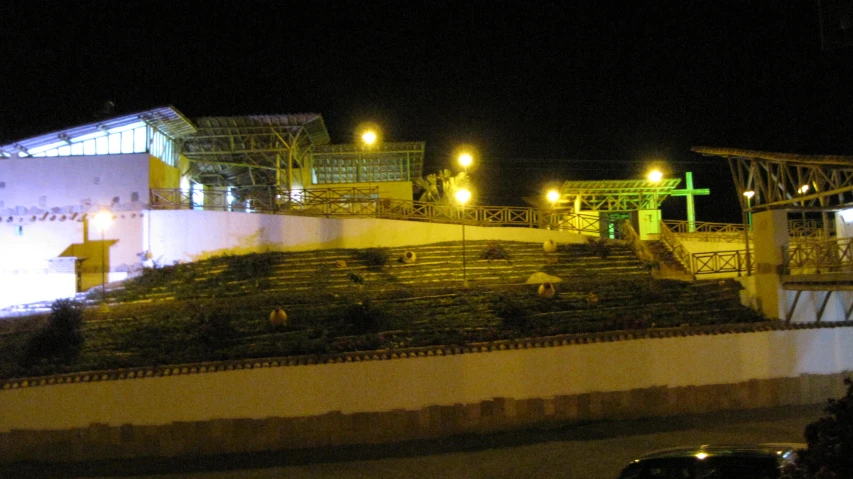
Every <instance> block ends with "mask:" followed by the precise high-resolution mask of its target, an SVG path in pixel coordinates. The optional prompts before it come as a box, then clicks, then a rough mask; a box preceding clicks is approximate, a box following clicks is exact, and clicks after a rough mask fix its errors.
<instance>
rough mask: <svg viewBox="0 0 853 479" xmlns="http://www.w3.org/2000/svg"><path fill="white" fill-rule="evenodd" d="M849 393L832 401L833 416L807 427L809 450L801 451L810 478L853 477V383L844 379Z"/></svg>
mask: <svg viewBox="0 0 853 479" xmlns="http://www.w3.org/2000/svg"><path fill="white" fill-rule="evenodd" d="M844 384H846V385H847V393H846V394H845V395H844V396H843V397H842V398H841V399H829V404H827V406H826V407H825V408H824V410H823V411H824V412H825V413H826V414H829V416H827V417H822V418H820V419H818V420H817V421H815V422H813V423H811V424H809V425H808V426H806V430H805V436H806V441H807V443H808V449H806V450H804V451H800V466H801V467H803V468H804V469H806V471H805V472H807V473H808V474H818V475H817V476H806V477H853V380H851V379H850V378H849V377H848V378H845V379H844Z"/></svg>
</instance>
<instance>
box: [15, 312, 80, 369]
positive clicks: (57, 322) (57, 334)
mask: <svg viewBox="0 0 853 479" xmlns="http://www.w3.org/2000/svg"><path fill="white" fill-rule="evenodd" d="M50 311H51V312H50V317H49V318H48V321H47V324H46V325H45V326H44V327H43V328H42V329H40V330H39V331H38V332H37V333H36V334H35V335H34V336H33V337H32V338H31V339H30V341H29V343H28V344H27V348H26V353H25V355H24V364H25V365H33V364H37V363H39V362H50V361H55V362H60V363H68V362H69V361H70V360H71V359H73V358H74V357H76V356H77V355H78V354H79V352H80V347H81V346H82V345H83V335H82V333H80V325H81V324H82V323H83V304H82V303H80V302H77V301H74V300H71V299H59V300H56V301H54V303H53V304H51V306H50Z"/></svg>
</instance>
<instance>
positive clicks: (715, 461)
mask: <svg viewBox="0 0 853 479" xmlns="http://www.w3.org/2000/svg"><path fill="white" fill-rule="evenodd" d="M805 447H806V445H805V444H752V445H730V446H727V445H713V446H711V445H704V446H697V447H677V448H671V449H663V450H660V451H654V452H650V453H648V454H645V455H643V456H642V457H640V458H639V459H635V460H634V462H632V463H631V464H629V465H628V466H627V467H626V468H625V469H623V470H622V474H621V475H620V476H619V478H620V479H645V478H666V479H694V478H696V479H699V478H702V479H706V478H707V479H711V478H714V479H717V478H732V479H735V478H736V479H774V478H784V477H786V475H785V472H784V471H785V470H787V469H790V468H792V467H793V465H794V461H795V460H796V452H797V449H804V448H805Z"/></svg>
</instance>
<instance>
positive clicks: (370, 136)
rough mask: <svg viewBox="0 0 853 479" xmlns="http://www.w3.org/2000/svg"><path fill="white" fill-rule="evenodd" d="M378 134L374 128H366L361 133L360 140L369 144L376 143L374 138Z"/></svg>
mask: <svg viewBox="0 0 853 479" xmlns="http://www.w3.org/2000/svg"><path fill="white" fill-rule="evenodd" d="M378 138H379V136H378V135H377V134H376V132H375V131H374V130H367V131H365V132H364V133H362V135H361V141H363V142H364V144H365V145H367V146H371V145H373V144H374V143H376V140H377V139H378Z"/></svg>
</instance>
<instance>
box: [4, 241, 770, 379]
mask: <svg viewBox="0 0 853 479" xmlns="http://www.w3.org/2000/svg"><path fill="white" fill-rule="evenodd" d="M466 250H467V257H468V261H467V268H466V269H467V277H468V280H469V284H470V287H469V288H467V289H463V288H461V284H462V258H461V256H462V255H461V253H462V244H461V243H441V244H433V245H425V246H418V247H416V248H413V251H414V252H415V253H416V255H417V260H416V261H415V262H414V263H413V264H404V263H403V262H401V261H400V260H399V258H401V257H402V256H403V254H404V253H405V251H406V250H405V249H404V248H391V249H373V250H321V251H311V252H275V253H262V254H249V255H233V256H220V257H215V258H210V259H207V260H203V261H198V262H195V263H189V264H178V265H174V266H168V267H162V268H153V269H149V270H146V271H145V272H144V273H143V274H142V275H141V276H139V277H138V278H135V279H132V280H128V281H126V282H124V283H123V284H122V285H121V286H119V287H114V288H112V289H110V290H108V291H107V298H108V300H109V303H110V309H109V311H108V312H103V311H99V310H97V308H90V309H88V310H86V311H85V312H84V318H83V323H82V328H81V330H82V336H83V339H84V340H83V343H82V345H81V346H80V347H79V351H78V352H77V354H75V355H73V356H69V357H64V358H50V357H41V358H39V357H32V351H31V348H30V347H29V346H28V345H29V344H30V342H31V341H32V338H33V337H34V335H35V334H36V332H37V331H38V330H39V328H40V327H41V325H42V324H44V323H45V317H44V315H42V316H40V317H39V316H36V317H28V318H17V319H14V320H7V321H6V322H5V323H3V326H2V328H3V329H2V330H0V333H2V334H0V354H2V357H4V358H8V359H9V360H7V361H4V363H3V364H2V365H0V378H10V377H24V376H39V375H45V374H56V373H65V372H74V371H92V370H106V369H118V368H133V367H149V366H157V365H167V364H185V363H196V362H205V361H218V360H240V359H251V358H272V357H291V356H292V357H295V356H304V355H326V354H337V353H350V352H356V351H372V350H396V351H404V350H407V349H411V348H422V347H431V346H439V345H442V346H458V347H464V346H465V345H469V344H474V343H483V342H493V341H504V340H518V339H524V338H536V337H539V338H541V337H547V336H554V335H565V334H584V333H601V332H607V331H625V330H649V329H660V328H672V327H675V328H679V327H687V326H704V325H715V324H724V323H728V324H732V323H751V322H759V321H764V318H762V317H760V316H759V315H758V314H756V313H755V312H753V311H752V310H750V309H748V308H744V307H743V306H741V305H740V302H739V285H738V284H737V283H736V282H734V281H724V282H718V281H710V282H693V283H687V282H679V281H665V280H655V279H653V278H652V277H651V274H650V272H649V270H648V268H647V267H646V265H644V264H643V263H641V262H640V261H638V260H637V259H636V257H635V256H633V254H632V253H631V251H630V249H629V248H628V247H627V246H625V245H624V244H622V243H618V242H612V243H600V242H596V241H592V242H590V243H589V244H574V245H561V246H560V247H559V248H558V250H557V252H555V253H552V254H548V255H546V254H544V252H543V248H542V245H541V244H539V243H520V242H500V243H494V242H479V241H478V242H468V243H467V244H466ZM485 257H489V258H491V259H486V258H485ZM537 272H539V273H546V274H548V275H553V276H557V277H559V278H561V279H562V282H559V283H558V284H557V286H556V287H557V294H556V296H555V297H554V298H552V299H543V298H539V297H538V295H537V294H536V289H537V287H538V284H532V285H529V284H525V282H526V281H527V279H528V278H529V277H530V275H531V274H533V273H537ZM91 296H92V297H93V298H99V296H100V291H99V290H96V291H94V292H93V293H92V295H91ZM276 306H282V307H283V308H284V309H285V310H286V312H287V315H288V320H289V322H288V324H287V325H286V326H284V327H277V326H273V325H271V324H270V321H269V314H270V311H271V310H273V308H275V307H276Z"/></svg>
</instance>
